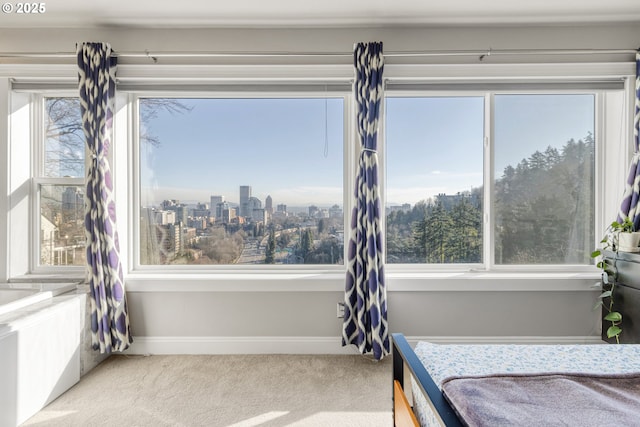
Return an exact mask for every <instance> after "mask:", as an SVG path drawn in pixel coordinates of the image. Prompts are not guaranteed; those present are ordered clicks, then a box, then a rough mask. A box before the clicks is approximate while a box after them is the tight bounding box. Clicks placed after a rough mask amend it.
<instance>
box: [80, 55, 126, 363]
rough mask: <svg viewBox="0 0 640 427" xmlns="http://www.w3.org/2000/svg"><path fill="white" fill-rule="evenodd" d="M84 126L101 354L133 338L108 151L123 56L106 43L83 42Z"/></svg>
mask: <svg viewBox="0 0 640 427" xmlns="http://www.w3.org/2000/svg"><path fill="white" fill-rule="evenodd" d="M77 54H78V68H79V72H78V73H79V91H80V108H81V112H82V126H83V128H84V135H85V138H86V141H87V149H88V153H89V154H90V162H89V166H88V170H87V190H86V193H85V231H86V236H87V276H88V281H89V285H90V288H91V295H90V301H91V342H92V345H93V348H94V349H95V350H98V349H99V350H100V353H111V352H112V351H123V350H126V349H127V348H128V347H129V344H130V343H131V342H133V339H132V338H131V333H130V331H129V315H128V312H127V301H126V296H125V291H124V282H123V275H122V265H121V264H120V247H119V242H118V232H117V230H116V206H115V202H114V200H113V182H112V177H111V168H110V167H109V161H108V154H109V145H110V144H111V138H112V124H113V112H114V107H115V99H114V98H115V75H116V62H117V59H116V58H115V57H114V56H112V55H111V46H109V44H106V43H83V44H82V45H80V46H78V51H77Z"/></svg>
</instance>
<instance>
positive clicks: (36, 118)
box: [29, 91, 88, 274]
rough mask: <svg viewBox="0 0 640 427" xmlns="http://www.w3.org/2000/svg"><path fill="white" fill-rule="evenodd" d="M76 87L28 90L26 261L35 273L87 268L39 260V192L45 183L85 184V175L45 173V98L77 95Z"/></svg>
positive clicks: (85, 150)
mask: <svg viewBox="0 0 640 427" xmlns="http://www.w3.org/2000/svg"><path fill="white" fill-rule="evenodd" d="M78 97H79V96H78V93H77V91H75V92H74V91H41V92H37V93H33V94H31V106H30V116H31V118H30V120H31V122H32V127H31V129H32V133H31V152H32V156H31V171H32V172H31V176H32V178H31V191H30V194H31V197H30V208H29V211H30V213H31V215H30V223H31V224H32V225H31V227H30V230H31V236H30V247H32V248H33V249H32V250H30V251H29V252H30V257H29V265H30V271H31V272H32V273H34V274H60V273H69V274H80V273H82V272H84V271H85V270H86V267H85V266H84V265H44V264H42V263H41V256H42V244H41V242H40V230H41V229H42V223H41V215H40V208H41V192H42V187H43V186H45V185H51V186H70V187H75V186H80V187H84V186H85V178H84V177H77V178H71V177H47V176H45V171H44V168H45V165H44V163H45V152H46V140H45V135H44V128H45V125H44V123H45V120H46V117H45V100H46V99H47V98H78ZM84 152H85V158H84V163H85V171H86V168H87V159H88V156H87V152H88V150H87V147H86V145H85V146H84Z"/></svg>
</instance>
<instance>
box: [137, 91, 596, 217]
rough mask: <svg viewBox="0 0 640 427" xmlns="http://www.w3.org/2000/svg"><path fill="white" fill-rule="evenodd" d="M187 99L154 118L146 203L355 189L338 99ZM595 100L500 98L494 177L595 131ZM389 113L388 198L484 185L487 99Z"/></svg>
mask: <svg viewBox="0 0 640 427" xmlns="http://www.w3.org/2000/svg"><path fill="white" fill-rule="evenodd" d="M180 102H184V103H185V104H186V105H188V106H189V107H190V108H191V111H188V112H185V113H183V114H171V113H168V112H165V111H160V112H159V113H158V114H157V116H156V117H155V118H152V119H149V120H148V123H146V127H147V130H148V131H150V132H151V133H153V134H154V135H156V136H157V137H159V139H160V140H161V145H160V146H159V147H151V146H143V147H142V149H141V176H142V181H141V184H142V189H143V191H142V203H143V205H145V204H146V205H157V204H159V203H160V202H161V201H162V200H166V199H178V200H181V201H182V200H184V201H185V203H198V202H200V203H202V202H205V201H207V200H209V197H210V196H211V195H214V194H217V195H222V196H224V197H225V200H227V201H228V202H230V203H238V204H239V203H240V200H239V197H238V193H237V188H238V186H240V185H244V184H245V183H249V182H251V183H252V188H253V194H254V195H255V197H257V198H259V199H261V200H265V199H266V197H267V196H271V197H272V199H273V200H274V201H275V203H282V204H286V205H288V206H291V207H304V206H308V205H317V206H323V207H328V206H332V205H334V204H338V205H341V206H342V205H343V204H344V192H347V193H346V194H347V195H349V194H351V192H352V191H353V189H352V188H346V189H344V188H343V175H344V166H343V150H344V148H343V133H344V129H343V111H342V104H343V103H342V99H341V98H329V99H326V100H325V99H321V98H315V99H300V98H291V99H262V98H261V99H182V100H180ZM593 104H594V102H593V95H590V94H576V95H551V96H550V95H525V96H521V95H499V96H496V107H495V119H494V120H495V135H494V138H495V146H496V149H495V150H494V173H495V177H496V178H499V177H500V176H501V174H502V171H503V170H504V167H505V166H507V165H512V166H516V165H517V164H518V163H519V162H520V161H522V160H523V159H525V158H528V157H529V156H531V154H533V153H534V152H535V151H536V150H540V151H544V150H545V149H546V148H547V147H548V146H552V147H555V148H561V147H562V146H563V145H564V144H565V143H566V142H567V141H569V140H570V139H575V140H578V139H582V138H584V137H586V136H587V135H588V133H590V132H591V133H592V132H593V117H594V106H593ZM385 111H386V123H385V126H384V133H385V134H384V135H383V136H384V138H381V144H386V145H387V146H386V147H384V150H383V151H382V155H381V156H380V157H381V158H382V157H384V162H385V166H386V170H385V171H384V175H383V178H384V179H386V182H385V183H384V184H385V190H386V193H385V197H386V198H385V202H386V205H387V206H389V205H402V204H405V203H409V204H412V205H413V204H415V203H416V202H418V201H421V200H425V199H427V198H429V197H434V196H435V195H437V194H456V193H458V192H465V191H470V190H471V189H472V188H478V187H481V186H482V185H483V179H484V170H483V167H484V166H483V145H484V120H485V118H484V114H485V112H484V97H483V96H469V97H439V98H438V97H431V98H404V97H403V98H394V97H390V98H387V99H386V106H385ZM462 123H464V126H461V125H460V124H462ZM187 140H188V143H187V142H186V141H187ZM236 197H238V198H237V199H236Z"/></svg>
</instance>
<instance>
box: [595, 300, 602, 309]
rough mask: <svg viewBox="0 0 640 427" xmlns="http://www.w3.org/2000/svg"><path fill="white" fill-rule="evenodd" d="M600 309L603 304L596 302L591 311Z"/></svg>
mask: <svg viewBox="0 0 640 427" xmlns="http://www.w3.org/2000/svg"><path fill="white" fill-rule="evenodd" d="M600 307H604V304H603V303H602V301H598V302H597V303H596V306H595V307H593V309H594V310H597V309H598V308H600Z"/></svg>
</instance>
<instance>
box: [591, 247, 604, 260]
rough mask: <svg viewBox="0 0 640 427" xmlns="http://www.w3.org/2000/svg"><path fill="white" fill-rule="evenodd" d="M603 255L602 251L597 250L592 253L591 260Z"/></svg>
mask: <svg viewBox="0 0 640 427" xmlns="http://www.w3.org/2000/svg"><path fill="white" fill-rule="evenodd" d="M601 254H602V252H601V251H600V249H597V250H595V251H593V252H591V258H595V257H597V256H600V255H601Z"/></svg>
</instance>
